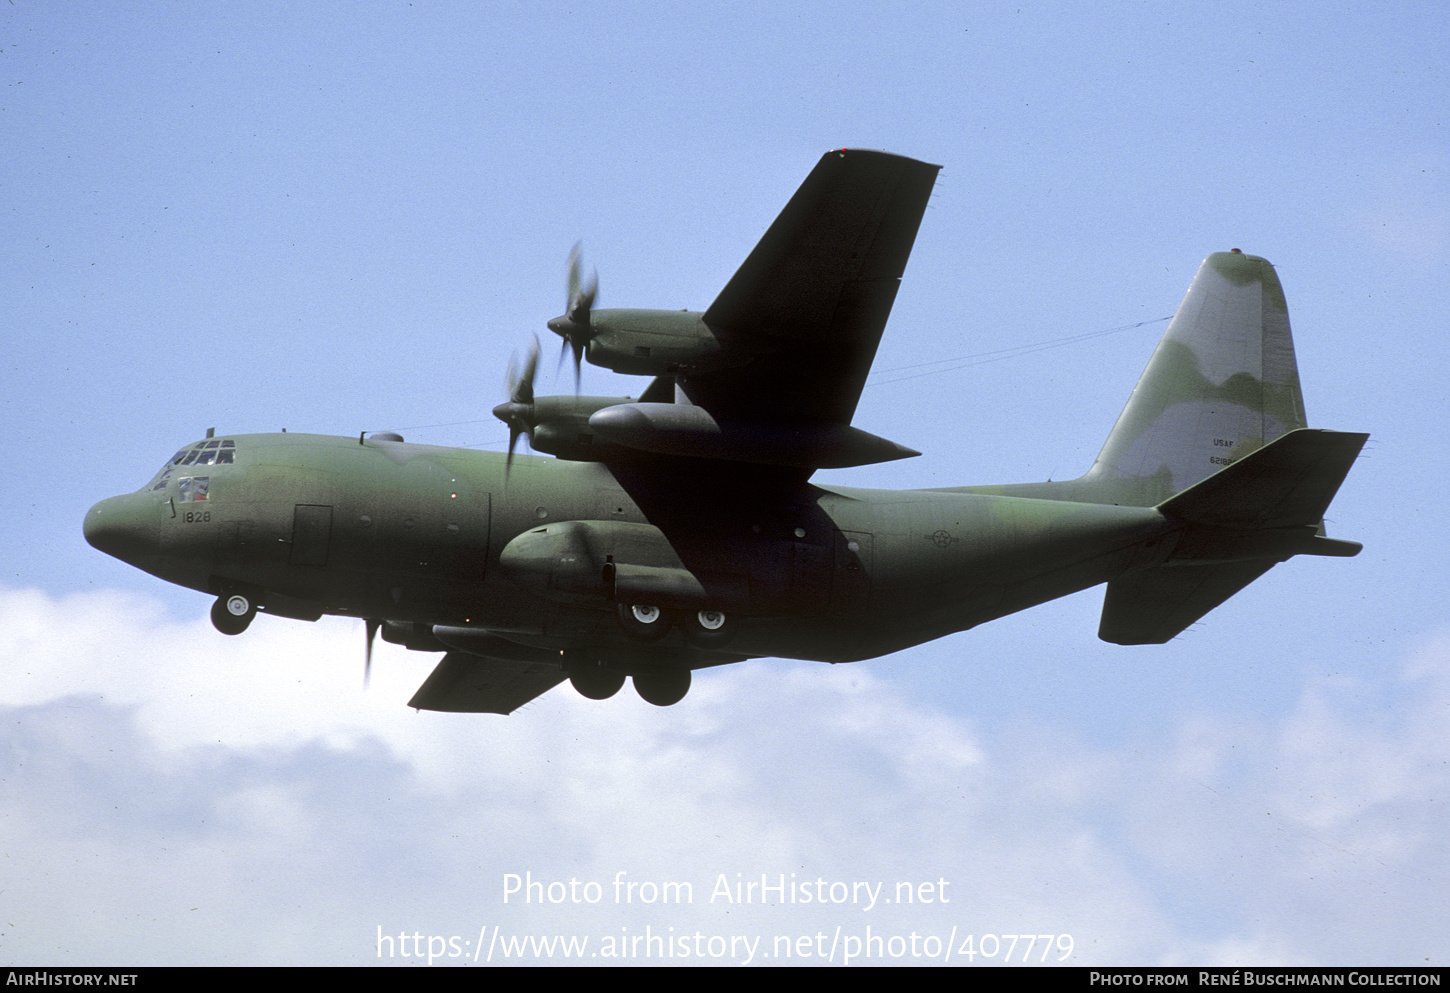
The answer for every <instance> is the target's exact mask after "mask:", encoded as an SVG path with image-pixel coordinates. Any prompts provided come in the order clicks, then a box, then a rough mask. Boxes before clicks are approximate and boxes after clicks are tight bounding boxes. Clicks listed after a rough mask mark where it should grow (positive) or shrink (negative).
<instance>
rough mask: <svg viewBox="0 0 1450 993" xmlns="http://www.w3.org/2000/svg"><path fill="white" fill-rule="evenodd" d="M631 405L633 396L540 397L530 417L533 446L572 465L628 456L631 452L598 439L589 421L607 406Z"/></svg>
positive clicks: (536, 449) (530, 441) (530, 439)
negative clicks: (630, 397)
mask: <svg viewBox="0 0 1450 993" xmlns="http://www.w3.org/2000/svg"><path fill="white" fill-rule="evenodd" d="M629 402H630V400H629V397H571V396H556V397H538V398H537V399H535V400H534V403H533V410H532V413H531V415H530V417H531V418H532V427H531V428H530V429H529V432H528V435H529V447H530V448H532V449H533V450H534V451H536V452H541V453H543V454H544V455H553V456H554V457H555V458H561V459H566V460H568V461H572V462H602V461H604V460H606V459H609V458H611V457H613V458H618V457H620V456H621V455H626V454H628V450H627V449H622V448H620V447H619V446H618V445H613V444H611V443H610V442H608V441H607V440H605V439H603V438H596V436H595V431H594V429H593V428H591V427H590V426H589V418H590V417H591V416H592V415H593V414H594V413H596V412H597V411H600V410H603V409H604V408H606V407H613V406H616V405H618V404H621V403H629Z"/></svg>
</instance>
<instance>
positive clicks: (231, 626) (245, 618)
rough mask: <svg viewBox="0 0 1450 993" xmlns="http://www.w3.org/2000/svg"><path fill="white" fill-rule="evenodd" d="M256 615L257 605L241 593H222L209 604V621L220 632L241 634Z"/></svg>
mask: <svg viewBox="0 0 1450 993" xmlns="http://www.w3.org/2000/svg"><path fill="white" fill-rule="evenodd" d="M256 616H257V605H256V603H255V602H254V601H253V600H252V598H251V597H249V596H246V595H245V594H242V593H224V594H222V595H221V596H219V597H217V599H216V603H214V604H212V605H211V623H212V626H213V627H215V628H216V629H217V630H218V631H220V632H221V633H222V634H241V633H242V632H243V631H245V630H247V627H248V625H250V624H251V623H252V618H253V617H256Z"/></svg>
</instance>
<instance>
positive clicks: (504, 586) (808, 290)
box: [85, 150, 1368, 714]
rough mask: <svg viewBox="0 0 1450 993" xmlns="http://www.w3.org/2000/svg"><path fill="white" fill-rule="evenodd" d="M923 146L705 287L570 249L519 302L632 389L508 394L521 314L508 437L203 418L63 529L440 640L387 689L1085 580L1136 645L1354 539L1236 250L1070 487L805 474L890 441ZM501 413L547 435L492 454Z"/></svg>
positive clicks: (870, 653) (157, 570) (619, 667)
mask: <svg viewBox="0 0 1450 993" xmlns="http://www.w3.org/2000/svg"><path fill="white" fill-rule="evenodd" d="M937 171H938V167H937V166H933V165H927V164H926V163H923V162H917V161H914V160H912V159H907V158H902V157H900V156H896V155H889V154H886V153H883V152H874V151H858V150H840V151H832V152H829V153H827V154H826V155H825V156H824V157H823V158H822V159H821V161H820V163H819V164H818V165H817V166H816V167H815V169H814V170H813V171H812V172H811V174H810V175H809V176H808V177H807V178H806V181H805V183H804V184H803V185H802V186H801V188H800V189H799V190H798V191H797V192H796V194H795V196H794V197H793V198H791V200H790V202H789V203H788V204H787V205H786V207H785V210H784V211H783V212H782V213H781V214H780V216H779V217H778V218H777V219H776V221H775V223H774V224H772V225H771V227H770V229H769V230H767V231H766V233H765V235H764V237H763V238H762V239H761V240H760V243H759V244H758V245H757V246H756V247H755V249H754V250H753V251H752V252H751V253H750V255H749V257H748V258H746V260H745V262H744V264H743V265H742V266H741V267H740V269H739V271H737V272H736V273H735V275H734V276H733V277H731V279H730V281H729V282H728V283H727V284H726V285H725V288H724V289H723V290H721V291H720V295H719V296H718V297H716V298H715V301H714V303H712V304H711V305H710V307H709V308H708V309H707V310H705V311H703V312H691V311H660V310H605V309H599V310H595V309H594V308H593V302H594V298H595V281H594V280H593V279H592V278H591V279H590V280H588V281H587V282H586V281H585V280H583V279H581V276H580V270H581V266H580V264H579V261H578V256H577V254H576V255H575V256H574V258H573V259H572V260H571V262H570V276H569V299H568V308H567V311H566V313H565V314H563V315H562V316H560V317H557V318H555V319H554V320H552V321H550V322H549V325H548V326H549V327H550V328H551V329H552V330H553V331H554V332H555V333H557V334H558V335H560V336H561V337H562V338H563V339H564V344H563V347H564V349H566V350H571V351H572V353H573V358H574V362H575V366H576V368H575V375H576V377H577V376H578V363H579V362H580V361H581V360H582V359H586V358H587V359H588V360H589V362H591V363H592V364H594V365H598V366H603V367H606V368H609V369H612V370H614V371H616V372H620V373H631V374H638V375H642V376H650V377H653V378H652V380H651V382H650V383H649V385H648V386H647V387H646V388H645V389H644V390H643V391H642V393H641V395H640V396H639V398H638V399H631V398H629V397H589V396H577V395H576V396H554V397H544V396H538V397H536V396H535V395H534V375H535V372H536V370H537V366H538V350H537V339H536V340H535V350H534V351H533V353H532V354H531V355H530V356H529V358H528V359H527V361H526V362H525V363H524V366H523V368H522V369H515V370H514V372H513V374H512V376H511V386H510V391H509V394H510V395H509V398H508V400H507V402H505V403H502V404H500V405H499V406H498V407H497V408H496V409H495V410H494V413H495V414H496V415H497V416H498V417H499V418H500V419H501V420H503V421H504V422H505V423H506V424H507V425H508V427H509V433H510V440H509V450H508V452H507V453H506V454H499V453H492V452H478V451H471V450H461V449H451V448H439V447H433V446H428V445H417V444H409V443H407V442H405V441H404V440H403V439H402V438H401V437H398V436H397V435H396V434H392V433H379V434H372V435H366V434H364V435H359V436H358V437H356V438H335V437H324V436H320V435H307V434H286V433H283V434H261V435H256V434H253V435H231V436H224V437H215V436H213V433H212V432H210V431H209V432H208V433H207V437H206V438H205V439H204V440H202V441H198V442H196V443H195V444H190V445H187V446H186V447H185V448H183V449H181V450H180V451H179V452H177V453H176V454H175V455H174V456H172V458H171V459H169V460H168V461H167V463H166V464H165V466H163V467H162V468H161V470H160V471H159V472H158V473H157V474H156V476H155V477H154V478H153V479H152V480H151V481H150V482H148V483H147V484H146V485H145V486H144V487H142V488H141V489H140V490H139V491H138V492H136V493H131V494H127V495H125V496H117V497H112V498H110V499H108V500H102V501H101V502H100V503H98V504H96V505H95V506H94V507H92V508H91V510H90V513H89V514H87V515H86V520H85V534H86V538H87V540H88V541H90V543H91V544H92V545H94V546H95V547H97V548H99V549H101V550H102V551H105V552H108V553H110V554H111V555H114V556H116V557H117V558H120V559H122V560H124V561H126V562H129V563H131V564H132V565H135V566H137V567H138V568H141V569H144V570H146V571H147V572H150V573H152V574H154V575H156V576H159V577H161V578H162V579H166V580H168V581H170V582H173V583H178V584H180V585H182V586H188V587H191V588H192V589H196V590H201V591H203V592H205V593H208V594H210V595H212V596H215V597H216V602H215V605H214V606H213V608H212V620H213V622H214V623H215V625H216V627H217V629H218V630H220V631H221V632H223V633H225V634H233V635H234V634H239V633H241V632H242V631H244V630H245V629H246V628H247V626H248V624H249V623H251V621H252V619H253V616H254V615H255V613H256V612H257V611H259V610H261V611H265V612H267V613H271V614H276V615H279V616H281V617H290V618H299V619H302V620H315V619H316V618H318V617H320V616H321V615H323V614H345V615H349V616H353V617H358V618H362V619H363V620H364V621H365V624H366V638H367V641H366V645H367V654H368V658H369V660H370V657H371V651H372V644H373V639H374V636H375V634H377V633H378V631H379V630H381V633H382V636H383V638H384V639H385V640H387V641H389V642H393V643H396V644H400V645H405V646H407V647H408V648H410V649H416V650H419V651H424V652H443V653H445V654H444V655H443V658H442V660H441V661H440V662H439V663H438V665H437V667H436V668H435V669H434V670H433V672H432V674H431V675H430V676H429V677H428V679H427V681H426V682H424V683H423V685H422V687H421V688H420V689H419V690H418V691H417V693H416V694H415V695H414V696H413V698H412V700H411V701H410V703H411V706H413V707H417V708H422V709H429V710H448V711H472V712H491V713H501V714H506V713H509V712H511V711H513V710H515V709H516V708H518V707H520V706H522V705H523V704H525V703H527V702H528V701H530V700H532V699H534V698H535V697H537V696H539V695H540V694H542V693H544V692H546V691H548V690H549V689H550V688H552V687H554V686H556V685H557V684H559V683H561V682H563V681H564V680H565V679H568V680H569V681H570V682H571V683H572V684H573V686H574V688H575V689H576V690H578V691H579V692H580V693H582V694H583V695H585V696H587V697H592V698H595V699H604V698H606V697H609V696H611V695H613V694H614V693H615V692H616V691H617V690H618V689H619V688H620V687H621V686H622V685H623V683H624V680H625V677H626V676H628V677H630V678H632V679H633V681H634V685H635V689H636V690H637V692H638V693H639V695H640V696H642V697H643V698H644V699H646V700H648V701H649V702H651V703H654V704H658V705H660V706H667V705H669V704H672V703H675V702H676V701H678V700H680V699H681V698H682V697H683V696H684V695H685V693H686V692H687V691H688V690H689V686H690V673H691V670H694V669H701V668H705V667H708V666H714V665H721V664H724V663H728V662H738V661H741V660H743V659H747V658H753V657H760V656H780V657H786V658H796V659H813V660H818V661H823V662H852V661H857V660H860V659H868V658H872V657H874V656H878V655H884V654H886V653H888V652H895V651H899V650H901V649H903V648H907V647H909V646H912V645H916V644H920V643H922V642H925V641H929V640H931V639H934V638H940V637H942V636H943V635H947V634H951V633H952V632H955V631H963V630H965V629H967V628H970V627H973V626H975V625H977V624H981V623H983V622H984V621H989V620H992V619H993V618H997V617H1002V616H1003V615H1005V614H1009V613H1012V612H1014V611H1018V610H1022V609H1024V608H1026V607H1031V606H1033V605H1034V604H1039V603H1043V602H1045V601H1047V600H1051V599H1053V598H1056V597H1061V596H1065V595H1067V594H1069V593H1074V592H1076V591H1078V590H1082V589H1086V588H1088V587H1090V586H1094V585H1097V584H1099V583H1106V584H1107V595H1106V598H1105V600H1104V604H1103V612H1102V622H1101V626H1100V628H1099V630H1098V636H1099V637H1101V638H1103V639H1105V640H1107V641H1109V642H1115V643H1117V644H1122V645H1137V644H1151V643H1161V642H1165V641H1167V640H1169V639H1170V638H1172V637H1174V635H1176V634H1178V633H1179V632H1180V631H1182V630H1183V629H1184V628H1185V627H1187V626H1188V625H1189V624H1192V623H1193V622H1195V621H1196V620H1198V619H1199V618H1200V617H1202V616H1203V615H1204V614H1206V613H1207V612H1208V611H1210V610H1212V609H1213V608H1214V607H1216V606H1217V605H1218V604H1220V603H1222V602H1223V601H1224V600H1226V599H1227V598H1228V597H1230V596H1232V595H1233V594H1234V593H1236V592H1237V591H1238V590H1240V589H1242V588H1243V587H1244V586H1246V585H1248V584H1249V583H1250V582H1252V581H1253V580H1254V579H1256V578H1258V577H1259V576H1261V575H1263V574H1264V573H1265V572H1267V571H1268V570H1269V569H1270V568H1272V567H1273V566H1274V565H1275V563H1278V562H1283V561H1285V560H1286V559H1288V558H1289V557H1290V556H1293V555H1300V554H1307V555H1330V556H1348V555H1354V554H1356V553H1357V552H1358V551H1359V550H1360V546H1359V545H1358V544H1356V543H1354V542H1349V541H1340V540H1335V539H1332V538H1329V537H1326V536H1325V533H1324V525H1323V516H1324V512H1325V509H1326V508H1327V507H1328V505H1329V502H1330V500H1331V499H1332V498H1333V496H1334V494H1335V492H1336V491H1337V490H1338V488H1339V485H1340V483H1341V482H1342V481H1343V479H1344V477H1345V474H1346V473H1347V472H1348V471H1349V468H1350V466H1351V465H1352V463H1353V462H1354V460H1355V458H1356V457H1357V456H1358V453H1359V450H1360V447H1361V446H1362V445H1363V444H1364V442H1365V440H1366V438H1367V437H1368V436H1367V435H1363V434H1348V433H1341V432H1333V431H1323V430H1311V429H1309V428H1307V427H1306V426H1305V423H1306V422H1305V417H1304V405H1303V401H1302V398H1301V396H1300V390H1299V378H1298V370H1297V366H1296V363H1295V358H1294V346H1293V342H1292V340H1291V338H1290V334H1289V318H1288V312H1287V310H1286V307H1285V303H1284V294H1283V291H1282V289H1281V288H1280V286H1279V280H1278V277H1277V276H1276V275H1275V273H1274V269H1273V267H1272V266H1270V265H1269V263H1268V262H1267V261H1265V260H1264V259H1261V258H1257V257H1255V256H1252V255H1245V254H1242V253H1240V252H1239V251H1238V250H1237V249H1235V250H1233V251H1232V252H1220V253H1215V254H1213V255H1210V256H1209V257H1208V258H1207V260H1205V261H1204V263H1203V265H1202V267H1201V268H1200V269H1199V271H1198V275H1197V276H1196V277H1195V279H1194V280H1193V283H1192V285H1191V286H1190V287H1189V289H1188V294H1187V296H1185V297H1184V300H1183V303H1182V304H1181V305H1180V306H1179V308H1178V310H1177V313H1176V314H1175V316H1174V317H1173V319H1172V321H1171V323H1170V324H1169V325H1168V329H1167V331H1166V332H1165V334H1164V336H1163V340H1162V342H1161V343H1160V344H1159V345H1158V348H1157V351H1155V352H1154V354H1153V357H1152V359H1151V361H1150V362H1149V363H1148V368H1147V370H1146V371H1145V372H1144V373H1143V376H1142V378H1141V380H1140V381H1139V383H1138V385H1137V388H1136V389H1135V390H1134V391H1133V394H1132V396H1131V397H1130V398H1129V400H1128V404H1127V407H1126V409H1124V411H1123V413H1122V415H1121V417H1120V418H1119V419H1118V422H1117V425H1116V426H1115V427H1114V428H1113V429H1112V432H1111V433H1110V434H1109V435H1108V438H1107V442H1106V444H1105V445H1104V446H1103V449H1102V452H1101V454H1099V456H1098V458H1097V461H1096V462H1094V464H1093V466H1092V468H1090V469H1089V470H1088V472H1087V473H1086V474H1085V475H1083V476H1082V477H1081V478H1079V479H1076V480H1071V481H1066V482H1047V483H1027V484H1016V485H1006V486H963V487H953V488H947V489H930V490H908V491H903V492H893V491H885V490H865V489H851V488H847V487H838V486H824V485H818V484H812V483H811V482H809V479H810V477H811V474H812V473H813V472H814V471H815V470H816V469H819V468H823V467H844V466H857V465H865V464H869V463H875V462H883V461H887V460H891V459H899V458H905V457H908V456H912V455H916V454H918V453H917V452H914V451H912V450H911V449H909V448H905V447H903V446H901V445H899V444H896V443H895V442H892V441H888V440H886V439H884V438H880V437H877V436H875V435H872V434H868V433H867V432H865V431H863V430H861V429H859V428H856V427H853V426H852V425H851V419H852V415H853V414H854V413H855V410H856V402H857V399H858V398H859V396H860V392H861V388H862V385H863V384H864V382H865V380H866V375H867V372H868V371H869V370H870V368H871V362H872V359H873V357H874V356H875V354H876V346H877V343H878V342H879V341H880V338H881V332H882V329H883V328H884V327H885V324H886V319H887V316H888V315H889V314H890V312H891V305H892V302H893V301H894V299H895V297H896V291H897V286H898V285H899V282H900V278H901V274H902V272H903V270H904V269H905V267H906V261H907V257H908V255H909V254H910V252H911V247H912V244H913V242H914V241H915V238H916V232H917V228H918V226H919V224H920V222H921V218H922V214H923V212H924V210H925V209H926V204H927V200H928V198H929V197H930V195H931V190H932V186H933V184H934V183H935V180H936V174H937ZM562 357H563V356H562V354H561V360H562ZM576 382H577V379H576ZM520 435H526V436H527V437H528V439H529V443H530V446H531V447H532V448H533V450H534V451H535V452H541V453H545V455H549V456H553V458H547V457H540V456H538V455H533V456H523V455H520V456H518V457H516V456H515V453H514V448H515V444H516V442H517V441H518V439H519V436H520Z"/></svg>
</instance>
